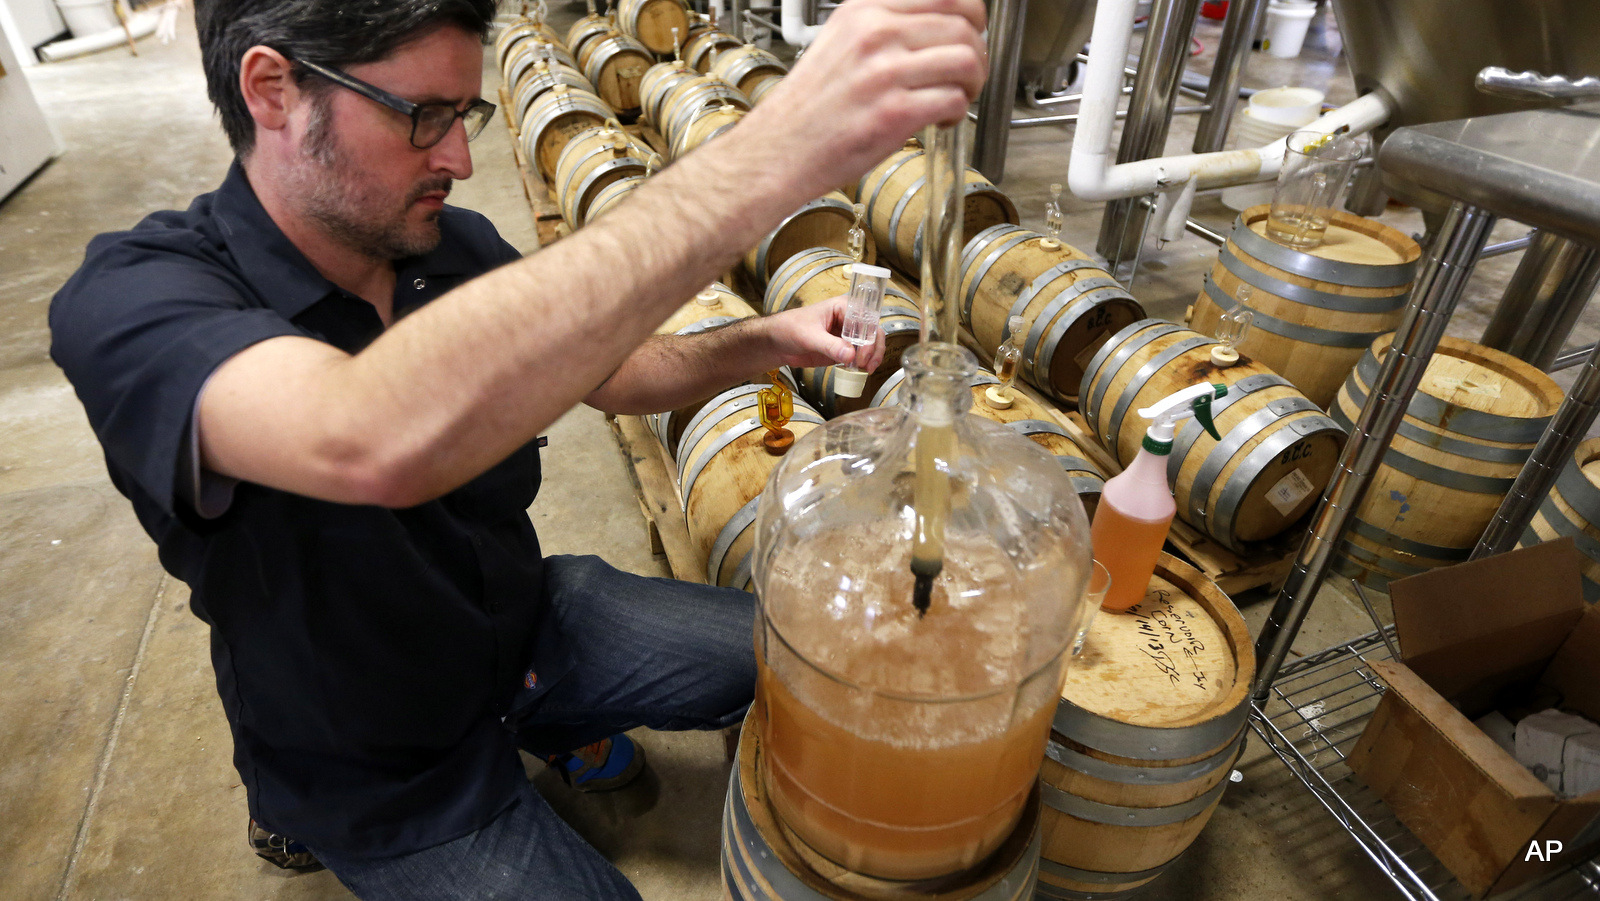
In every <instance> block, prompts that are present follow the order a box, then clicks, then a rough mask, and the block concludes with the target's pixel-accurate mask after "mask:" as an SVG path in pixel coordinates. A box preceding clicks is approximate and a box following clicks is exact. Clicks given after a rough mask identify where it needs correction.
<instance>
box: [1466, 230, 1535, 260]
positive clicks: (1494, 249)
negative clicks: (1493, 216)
mask: <svg viewBox="0 0 1600 901" xmlns="http://www.w3.org/2000/svg"><path fill="white" fill-rule="evenodd" d="M1535 234H1537V232H1528V233H1527V234H1525V235H1523V236H1522V237H1520V238H1512V239H1511V240H1509V241H1501V242H1500V243H1498V244H1490V245H1489V246H1488V247H1485V248H1484V249H1483V253H1480V254H1478V257H1479V259H1488V258H1489V257H1498V256H1503V255H1505V254H1508V253H1516V252H1517V251H1519V250H1525V249H1527V247H1528V245H1529V244H1532V243H1533V236H1534V235H1535Z"/></svg>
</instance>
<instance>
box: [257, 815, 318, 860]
mask: <svg viewBox="0 0 1600 901" xmlns="http://www.w3.org/2000/svg"><path fill="white" fill-rule="evenodd" d="M245 838H246V839H247V840H248V841H249V842H250V850H251V851H254V852H255V853H256V856H257V857H259V858H261V859H262V860H264V861H266V862H267V863H270V864H272V865H273V866H275V867H281V868H283V869H285V870H299V871H300V872H302V873H311V872H315V871H317V870H320V869H322V864H321V863H318V862H317V858H316V855H314V854H312V853H311V849H310V848H307V847H306V846H305V845H302V844H301V843H299V842H297V841H295V840H294V839H292V838H290V837H288V836H287V835H279V834H277V833H276V832H269V831H267V830H266V829H263V828H261V825H260V824H259V823H257V822H256V821H255V819H254V818H252V819H251V820H250V826H249V828H248V829H247V830H246V831H245Z"/></svg>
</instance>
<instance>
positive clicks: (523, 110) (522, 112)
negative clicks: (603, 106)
mask: <svg viewBox="0 0 1600 901" xmlns="http://www.w3.org/2000/svg"><path fill="white" fill-rule="evenodd" d="M558 84H560V85H566V86H567V87H568V88H569V89H576V90H579V91H587V92H588V93H590V94H594V93H595V90H594V85H593V84H590V83H589V79H587V78H584V77H583V73H582V72H580V71H578V70H577V69H576V68H572V67H569V66H567V65H565V64H563V63H557V64H556V65H554V66H546V65H543V64H542V63H540V64H535V65H532V66H529V67H528V68H527V69H526V70H525V71H524V72H523V73H522V78H521V80H519V81H518V82H517V83H516V90H515V92H513V93H512V95H511V97H512V101H511V108H512V109H513V110H515V111H516V119H517V121H518V122H522V121H524V120H526V119H527V118H528V110H529V109H530V108H531V107H532V106H533V102H534V101H535V100H538V99H539V97H540V96H541V95H543V94H546V93H549V92H550V91H553V90H555V88H556V85H558ZM595 96H596V97H598V96H600V95H598V94H595Z"/></svg>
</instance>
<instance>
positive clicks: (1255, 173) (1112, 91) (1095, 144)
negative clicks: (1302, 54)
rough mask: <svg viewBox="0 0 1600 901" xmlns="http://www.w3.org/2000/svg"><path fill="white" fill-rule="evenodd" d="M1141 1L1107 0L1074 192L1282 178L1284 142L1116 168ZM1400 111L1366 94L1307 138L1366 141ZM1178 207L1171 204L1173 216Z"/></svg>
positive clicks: (1085, 104)
mask: <svg viewBox="0 0 1600 901" xmlns="http://www.w3.org/2000/svg"><path fill="white" fill-rule="evenodd" d="M1137 6H1138V0H1100V2H1099V4H1098V6H1097V8H1096V10H1095V16H1094V31H1093V33H1092V34H1091V36H1090V38H1089V47H1090V52H1089V63H1088V66H1087V69H1088V71H1087V73H1086V75H1085V78H1084V85H1083V100H1082V102H1081V103H1080V105H1079V107H1078V126H1077V130H1076V132H1075V133H1074V135H1073V138H1072V158H1071V161H1070V162H1069V164H1068V166H1067V187H1068V189H1069V190H1071V191H1072V194H1073V196H1075V197H1078V198H1080V199H1082V200H1091V201H1094V200H1120V199H1122V198H1125V197H1138V196H1141V195H1144V194H1149V193H1152V192H1156V191H1161V192H1165V191H1174V190H1177V189H1179V188H1183V187H1184V186H1185V185H1186V184H1187V183H1189V182H1190V181H1194V182H1195V183H1196V184H1195V187H1196V188H1225V187H1229V186H1232V185H1242V184H1249V183H1251V182H1256V181H1266V180H1268V179H1271V178H1274V177H1276V176H1277V174H1278V170H1279V169H1281V168H1283V149H1284V141H1283V140H1279V141H1274V142H1273V143H1271V144H1268V145H1266V146H1265V147H1258V148H1255V149H1251V150H1222V151H1218V152H1216V153H1191V154H1186V155H1182V156H1168V157H1156V158H1154V159H1148V160H1137V161H1135V162H1131V163H1120V164H1119V163H1116V162H1115V159H1116V157H1115V156H1114V150H1113V148H1112V145H1111V130H1112V126H1113V125H1114V124H1115V123H1116V117H1117V102H1118V100H1119V99H1120V98H1121V96H1122V76H1123V66H1124V64H1125V62H1126V53H1127V48H1128V41H1129V39H1130V38H1131V37H1132V36H1133V20H1134V14H1135V10H1136V8H1137ZM1393 112H1394V105H1393V103H1392V101H1390V100H1389V99H1388V98H1387V97H1386V96H1384V95H1383V94H1382V93H1381V92H1373V93H1371V94H1365V95H1363V96H1361V97H1359V98H1357V99H1356V100H1354V101H1352V102H1351V103H1349V104H1346V105H1345V106H1342V107H1340V108H1339V109H1336V110H1334V111H1332V112H1330V113H1328V114H1327V115H1325V116H1323V117H1322V118H1320V119H1318V120H1317V121H1315V122H1313V123H1311V124H1310V125H1307V126H1305V127H1304V128H1303V129H1300V130H1301V131H1316V132H1322V133H1324V134H1326V133H1328V132H1332V131H1336V130H1338V129H1340V128H1343V127H1346V126H1348V127H1349V130H1350V133H1351V134H1363V133H1365V132H1368V131H1371V130H1372V129H1374V128H1376V127H1378V126H1379V125H1381V124H1383V122H1384V121H1385V120H1386V119H1388V118H1389V116H1390V115H1391V114H1392V113H1393ZM1176 205H1177V204H1169V205H1168V209H1169V210H1170V209H1171V208H1172V207H1174V206H1176Z"/></svg>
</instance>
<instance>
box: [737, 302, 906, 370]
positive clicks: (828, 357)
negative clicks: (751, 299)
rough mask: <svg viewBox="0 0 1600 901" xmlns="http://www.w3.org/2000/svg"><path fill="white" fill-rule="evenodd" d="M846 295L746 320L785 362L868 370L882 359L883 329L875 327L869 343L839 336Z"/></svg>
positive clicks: (842, 323) (799, 364)
mask: <svg viewBox="0 0 1600 901" xmlns="http://www.w3.org/2000/svg"><path fill="white" fill-rule="evenodd" d="M848 302H849V299H848V298H845V297H835V298H833V299H831V300H827V301H824V302H822V303H818V304H812V305H811V306H808V307H800V308H798V309H791V310H785V311H784V312H782V313H777V314H775V315H772V316H766V317H763V318H761V319H757V320H749V324H750V325H751V326H752V327H756V328H761V329H762V330H763V331H765V332H766V335H767V340H768V341H769V342H771V347H772V350H771V353H772V356H773V358H774V359H776V360H777V361H778V363H780V364H782V365H785V366H799V367H808V366H833V365H844V366H849V367H852V368H854V369H861V370H864V371H866V372H871V371H873V370H874V369H877V368H878V365H879V364H880V363H882V362H883V355H884V345H883V329H881V328H880V329H877V330H876V332H875V334H874V336H873V341H872V343H871V344H863V345H861V346H860V347H857V346H855V345H853V344H851V343H850V342H848V341H846V340H844V339H843V338H841V337H839V335H840V333H841V331H842V330H843V329H844V313H845V305H846V304H847V303H848Z"/></svg>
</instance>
